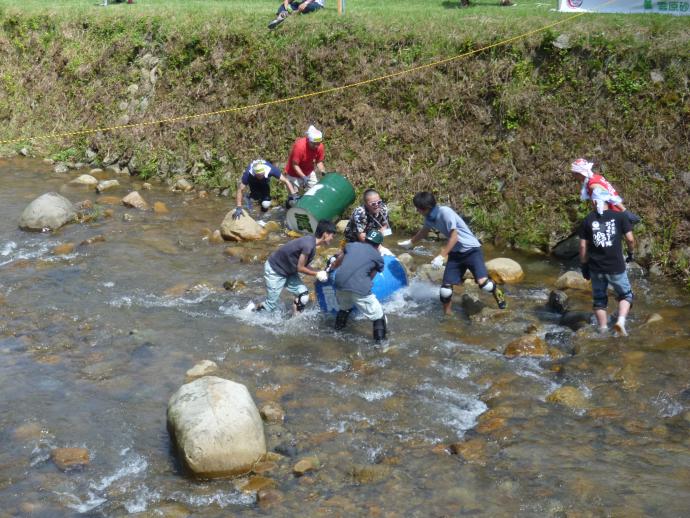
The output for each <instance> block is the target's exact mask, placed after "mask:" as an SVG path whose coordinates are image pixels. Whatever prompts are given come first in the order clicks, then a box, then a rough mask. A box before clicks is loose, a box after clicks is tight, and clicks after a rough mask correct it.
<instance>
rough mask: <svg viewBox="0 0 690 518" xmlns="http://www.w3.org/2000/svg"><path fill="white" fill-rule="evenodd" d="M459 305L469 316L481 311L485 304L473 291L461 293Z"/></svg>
mask: <svg viewBox="0 0 690 518" xmlns="http://www.w3.org/2000/svg"><path fill="white" fill-rule="evenodd" d="M461 305H462V309H464V310H465V313H466V314H467V316H470V317H471V316H472V315H477V314H479V313H481V312H482V309H484V308H485V307H486V304H484V303H483V302H482V301H481V299H480V298H479V296H477V295H475V294H474V293H463V294H462V302H461Z"/></svg>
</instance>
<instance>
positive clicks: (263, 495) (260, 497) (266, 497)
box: [256, 489, 285, 509]
mask: <svg viewBox="0 0 690 518" xmlns="http://www.w3.org/2000/svg"><path fill="white" fill-rule="evenodd" d="M284 498H285V497H284V495H283V493H282V492H281V491H279V490H277V489H261V490H260V491H259V492H258V493H257V494H256V500H257V502H258V503H259V507H261V508H262V509H270V508H271V507H273V506H274V505H277V504H280V503H281V502H282V501H283V499H284Z"/></svg>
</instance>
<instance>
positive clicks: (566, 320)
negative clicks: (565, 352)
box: [558, 311, 592, 331]
mask: <svg viewBox="0 0 690 518" xmlns="http://www.w3.org/2000/svg"><path fill="white" fill-rule="evenodd" d="M591 320H592V313H591V312H590V311H566V312H565V313H563V315H562V316H561V319H560V321H559V322H558V324H559V325H561V326H564V327H569V328H570V329H572V330H573V331H577V330H578V329H581V328H583V327H585V326H588V325H589V324H590V322H591Z"/></svg>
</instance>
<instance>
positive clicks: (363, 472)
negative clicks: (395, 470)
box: [350, 464, 392, 484]
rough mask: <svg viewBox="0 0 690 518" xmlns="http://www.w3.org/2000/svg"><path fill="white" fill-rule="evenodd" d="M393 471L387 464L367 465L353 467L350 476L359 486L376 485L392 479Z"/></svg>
mask: <svg viewBox="0 0 690 518" xmlns="http://www.w3.org/2000/svg"><path fill="white" fill-rule="evenodd" d="M391 471H392V468H391V467H390V466H387V465H385V464H365V465H355V466H352V468H351V469H350V474H351V475H352V479H353V480H354V481H355V482H356V483H357V484H375V483H377V482H381V481H383V480H386V479H387V478H388V477H390V474H391Z"/></svg>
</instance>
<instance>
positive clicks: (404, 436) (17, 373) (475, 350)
mask: <svg viewBox="0 0 690 518" xmlns="http://www.w3.org/2000/svg"><path fill="white" fill-rule="evenodd" d="M83 172H86V171H80V172H79V173H78V172H76V171H71V172H70V173H68V174H67V175H58V174H54V173H53V172H52V169H51V168H50V166H49V165H46V164H44V163H42V162H38V161H31V160H22V161H0V182H1V188H0V322H1V327H0V359H1V361H0V372H1V374H0V426H1V430H2V432H1V435H0V437H1V438H2V441H1V442H0V501H1V502H2V503H3V505H2V507H1V508H0V517H6V516H26V515H31V516H45V517H54V516H78V515H81V516H96V517H97V516H127V515H133V514H137V513H141V514H140V515H142V516H187V515H190V516H192V515H193V516H199V517H214V516H228V515H236V514H242V515H243V516H264V515H273V516H291V515H303V516H311V515H318V516H331V515H333V516H364V515H367V516H369V515H371V516H420V517H421V516H461V515H478V516H626V517H628V516H687V513H688V509H690V447H689V446H690V441H689V437H690V436H689V435H688V426H689V424H690V408H689V406H690V388H689V381H688V367H689V361H688V360H689V358H690V349H689V344H690V341H689V340H688V335H689V333H690V323H689V322H688V315H689V314H690V310H689V302H690V297H688V295H687V294H686V293H683V292H682V291H680V290H678V289H676V287H675V286H674V284H673V283H672V282H671V281H669V280H664V279H658V278H650V277H646V276H639V277H638V278H636V279H635V280H634V289H635V292H636V300H635V306H634V308H633V313H632V316H631V318H630V321H629V331H630V333H631V336H630V337H628V338H616V337H612V336H608V337H600V336H597V335H595V334H593V333H592V331H591V329H590V328H589V327H585V328H583V329H580V330H579V331H577V332H573V331H571V330H570V329H569V328H566V327H562V326H559V325H558V322H559V317H558V315H556V314H554V313H552V312H549V311H548V310H547V309H546V301H547V298H548V295H549V292H550V290H551V289H552V287H553V285H554V283H555V280H556V279H557V278H558V276H559V275H560V274H561V273H563V272H564V271H565V270H566V269H567V268H566V266H565V265H562V264H559V263H557V262H555V261H553V260H551V259H546V258H543V257H538V256H527V255H519V254H518V253H517V252H513V251H501V250H493V249H487V250H486V255H487V256H488V257H489V258H491V257H495V256H500V255H507V256H509V257H512V258H514V259H516V260H518V261H519V262H520V263H521V265H522V266H523V269H524V270H525V271H526V276H525V279H524V281H522V282H521V283H520V284H518V285H512V286H508V287H507V296H508V299H509V309H508V310H506V311H505V312H498V311H492V310H488V311H485V312H484V313H483V314H482V315H480V316H479V317H473V318H468V317H467V316H466V315H465V314H464V312H463V310H462V309H461V308H460V306H459V304H457V305H456V309H455V314H454V316H453V317H450V318H442V317H441V316H440V304H439V302H438V298H437V287H436V286H435V285H434V284H431V283H429V282H424V281H421V280H415V281H414V282H413V283H412V285H411V287H410V288H409V289H407V290H406V292H405V293H403V294H400V295H399V296H398V297H397V298H396V299H395V300H393V301H391V302H389V303H387V304H386V311H387V313H388V319H389V330H390V339H389V341H388V343H387V344H386V345H385V346H384V347H379V348H377V347H375V346H374V345H373V344H372V343H371V342H370V334H371V326H370V323H369V322H366V321H362V320H355V321H354V322H352V323H351V324H350V325H349V327H348V328H347V329H346V332H343V333H336V332H334V331H333V330H332V319H331V318H330V317H324V316H323V315H322V314H320V313H319V312H318V311H317V310H316V309H314V308H312V309H310V310H308V311H306V312H305V314H303V315H300V316H298V317H296V318H293V319H288V318H270V317H267V316H264V315H263V314H259V315H258V316H257V315H256V314H252V313H251V312H250V311H248V310H246V309H245V308H246V306H247V304H248V303H249V302H250V300H258V299H259V298H260V296H261V293H262V289H263V282H262V277H261V275H262V265H261V262H260V261H258V262H255V263H253V264H252V263H240V262H238V261H237V260H236V259H231V258H229V257H228V256H226V255H224V253H223V250H224V248H225V245H223V244H212V243H211V242H209V239H208V238H207V236H206V233H207V232H206V231H205V229H214V228H217V227H218V226H219V224H220V221H221V220H222V218H223V216H224V214H225V213H226V212H227V211H228V208H229V206H230V205H231V202H230V201H229V200H228V199H225V198H218V197H215V196H209V197H208V198H200V197H199V196H197V195H195V194H180V193H172V192H170V190H169V188H167V187H166V186H165V185H160V184H154V186H153V189H152V190H147V191H140V192H141V193H142V194H143V196H144V197H145V198H146V199H147V200H148V201H149V203H152V202H154V201H162V202H164V203H165V204H166V205H167V207H168V208H169V210H170V212H169V213H168V214H161V215H158V214H154V213H153V212H150V211H149V212H140V211H136V210H134V209H126V208H125V207H123V206H122V205H117V204H115V205H112V206H109V205H100V204H97V207H102V208H101V209H99V210H98V211H97V212H98V213H99V214H100V217H99V218H97V219H96V220H95V221H92V222H90V223H78V224H71V225H68V226H66V227H64V228H63V229H61V230H60V231H58V232H55V233H52V234H51V233H27V232H23V231H20V230H19V229H18V228H17V221H18V219H19V215H20V214H21V212H22V210H23V209H24V207H25V206H26V205H27V204H28V203H29V202H30V201H31V200H33V199H34V198H36V197H37V196H39V195H40V194H43V193H45V192H49V191H56V192H60V193H62V194H63V195H64V196H66V197H68V198H69V199H70V200H72V201H73V202H79V201H82V200H86V199H88V200H92V201H94V202H97V201H99V200H100V201H103V199H104V197H105V196H106V195H108V196H110V195H111V193H110V192H107V193H105V194H103V195H100V196H99V195H96V194H95V193H94V192H93V191H91V190H90V189H87V188H85V187H73V186H69V185H67V182H68V181H69V180H70V179H71V178H73V177H76V176H77V175H78V174H80V173H83ZM105 176H107V175H104V176H103V177H105ZM119 180H120V182H121V183H122V187H121V188H120V189H119V190H115V191H114V192H113V193H112V195H115V196H117V197H118V199H119V198H120V197H122V196H123V195H124V194H126V192H128V190H131V189H133V188H139V187H140V185H138V184H141V183H142V182H141V181H138V180H137V179H136V178H132V179H130V178H129V177H126V178H124V179H123V178H121V177H120V178H119ZM105 200H106V201H108V199H107V198H105ZM108 208H110V209H112V210H113V214H112V216H111V217H108V216H107V214H106V213H105V211H106V209H108ZM125 214H127V215H129V216H127V218H125V217H124V215H125ZM275 217H276V218H279V217H280V211H276V213H275ZM96 236H102V239H100V238H98V239H95V240H92V242H91V243H84V244H80V243H83V242H84V241H86V240H88V239H90V238H94V237H96ZM284 239H286V238H285V237H284V236H283V237H282V238H281V241H282V240H284ZM65 243H74V244H75V245H77V246H76V247H75V249H74V251H72V252H71V253H69V254H67V255H56V254H54V253H53V249H54V248H55V247H56V246H57V245H61V244H65ZM278 244H279V242H278V241H275V242H271V243H267V244H265V245H262V246H265V247H269V246H270V247H275V246H277V245H278ZM430 247H431V245H430ZM416 260H417V261H419V262H420V263H421V262H423V261H428V257H424V256H423V255H421V254H418V255H417V256H416ZM232 279H242V280H244V281H245V282H246V288H244V289H242V288H241V285H240V286H238V291H225V290H224V289H223V288H222V285H223V282H224V281H228V280H232ZM480 297H481V298H482V300H483V301H485V302H487V304H489V306H490V307H493V302H492V301H491V300H488V298H486V297H484V296H483V295H480ZM571 297H572V304H573V306H574V307H575V309H580V310H585V311H586V310H588V309H589V306H590V301H589V298H588V297H589V295H588V294H577V293H576V294H572V295H571ZM456 300H457V301H459V300H460V295H459V294H458V295H456ZM652 313H658V314H659V315H660V316H661V317H662V320H661V321H659V322H654V323H649V324H645V322H646V320H647V318H648V317H649V315H650V314H652ZM525 333H533V334H534V333H536V334H539V335H540V336H542V337H544V338H545V339H546V341H547V343H548V344H549V345H550V346H551V347H552V348H553V350H555V351H556V350H557V351H561V352H562V354H561V356H562V357H561V358H558V359H549V358H546V359H545V358H536V359H535V358H519V359H508V358H506V357H505V356H504V355H503V354H502V352H503V350H504V348H505V346H506V344H507V343H508V342H510V341H512V340H514V339H516V338H518V337H520V336H522V335H524V334H525ZM206 359H208V360H213V361H215V362H216V363H218V365H219V371H218V374H217V375H219V376H221V377H225V378H228V379H232V380H234V381H237V382H240V383H243V384H245V385H246V386H247V387H248V388H249V390H250V392H251V393H252V395H253V396H254V399H255V401H256V402H257V404H258V405H259V406H261V405H262V404H263V403H265V402H267V401H276V402H278V403H279V404H280V406H281V407H282V408H283V409H284V410H285V414H286V418H285V422H284V423H283V424H280V425H278V424H272V425H267V426H266V437H267V442H268V447H269V449H271V450H273V451H276V452H279V453H281V454H282V455H283V457H282V458H281V460H279V461H278V462H276V465H275V467H274V468H273V469H272V470H270V471H268V472H267V473H264V474H263V476H266V477H268V478H270V479H271V480H272V481H273V485H274V487H275V491H274V492H273V493H271V498H267V499H266V500H265V501H261V502H257V497H256V494H255V493H253V492H243V491H241V490H240V489H238V481H237V480H213V481H203V480H195V479H194V478H193V477H191V476H190V475H189V474H188V473H187V472H186V471H185V469H184V467H183V466H181V465H180V464H179V463H178V461H177V460H176V455H175V452H174V449H173V448H172V445H171V442H170V438H169V436H168V432H167V430H166V421H165V411H166V405H167V401H168V399H169V397H170V396H171V395H172V394H173V392H175V390H177V388H179V386H180V385H181V384H183V383H184V378H185V372H186V371H187V370H188V369H189V368H191V367H192V366H193V365H195V364H196V363H197V362H199V361H201V360H206ZM563 386H571V387H576V388H577V389H578V390H579V392H580V394H582V395H583V396H584V398H585V401H584V403H582V402H581V403H580V404H578V405H576V406H575V407H570V406H567V405H559V404H555V403H551V402H549V401H548V400H547V397H548V396H549V394H551V393H552V392H553V391H554V390H556V389H558V388H559V387H563ZM453 443H460V445H459V446H458V447H457V448H456V449H457V450H459V451H460V453H459V454H457V455H451V454H449V453H447V451H446V450H445V449H444V448H443V446H444V445H446V446H447V445H450V444H453ZM58 447H84V448H87V449H88V451H89V454H90V462H89V464H88V465H87V466H85V467H84V468H83V469H79V470H74V471H67V472H63V471H60V470H59V469H58V468H57V467H56V465H55V464H54V463H53V461H52V460H51V450H52V449H53V448H58ZM306 456H317V457H318V459H319V462H320V468H319V470H318V471H316V472H313V473H311V474H308V475H305V476H303V477H296V476H294V475H293V474H292V467H293V466H294V464H295V463H296V462H297V461H298V460H299V459H301V458H303V457H306Z"/></svg>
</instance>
